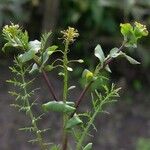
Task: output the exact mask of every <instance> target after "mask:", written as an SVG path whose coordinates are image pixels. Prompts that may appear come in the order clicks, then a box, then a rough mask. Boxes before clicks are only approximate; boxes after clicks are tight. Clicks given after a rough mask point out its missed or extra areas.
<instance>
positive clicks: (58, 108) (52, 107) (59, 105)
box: [42, 101, 75, 113]
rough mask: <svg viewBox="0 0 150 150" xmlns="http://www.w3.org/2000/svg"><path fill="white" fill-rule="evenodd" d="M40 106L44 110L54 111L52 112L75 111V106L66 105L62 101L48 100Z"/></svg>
mask: <svg viewBox="0 0 150 150" xmlns="http://www.w3.org/2000/svg"><path fill="white" fill-rule="evenodd" d="M42 108H43V110H44V111H46V112H47V111H54V112H61V113H71V112H74V111H75V108H74V107H72V106H70V105H68V104H65V103H64V102H62V101H59V102H57V101H51V102H48V103H46V104H43V105H42Z"/></svg>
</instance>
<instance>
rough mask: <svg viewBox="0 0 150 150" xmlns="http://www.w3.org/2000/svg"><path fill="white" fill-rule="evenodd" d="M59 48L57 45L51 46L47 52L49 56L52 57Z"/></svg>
mask: <svg viewBox="0 0 150 150" xmlns="http://www.w3.org/2000/svg"><path fill="white" fill-rule="evenodd" d="M57 48H58V46H56V45H53V46H51V47H48V48H47V49H46V50H47V51H48V52H47V54H48V55H49V56H50V55H52V54H53V53H54V52H55V51H56V49H57Z"/></svg>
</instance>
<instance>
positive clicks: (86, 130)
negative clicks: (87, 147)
mask: <svg viewBox="0 0 150 150" xmlns="http://www.w3.org/2000/svg"><path fill="white" fill-rule="evenodd" d="M109 96H110V94H109V95H107V96H106V97H105V98H104V100H103V101H102V102H101V104H100V106H99V107H98V108H97V110H96V111H95V112H94V114H93V115H92V117H91V119H90V121H89V122H88V124H87V126H86V128H85V129H84V131H83V133H82V136H81V138H80V140H79V142H78V144H77V147H76V150H81V149H82V144H83V142H84V140H85V137H86V136H87V133H88V131H89V128H90V127H91V125H92V124H93V122H94V120H95V118H96V116H97V114H98V113H99V112H101V111H102V106H103V104H105V101H106V100H107V99H108V98H109Z"/></svg>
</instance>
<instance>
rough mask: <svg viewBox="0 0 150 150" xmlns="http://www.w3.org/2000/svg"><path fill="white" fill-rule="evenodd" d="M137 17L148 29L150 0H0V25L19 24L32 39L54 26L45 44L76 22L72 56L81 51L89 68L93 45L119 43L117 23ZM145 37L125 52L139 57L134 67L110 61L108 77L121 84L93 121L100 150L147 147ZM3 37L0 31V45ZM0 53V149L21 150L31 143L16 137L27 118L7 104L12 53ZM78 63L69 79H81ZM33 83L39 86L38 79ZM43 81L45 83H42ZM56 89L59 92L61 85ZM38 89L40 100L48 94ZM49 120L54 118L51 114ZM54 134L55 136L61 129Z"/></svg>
mask: <svg viewBox="0 0 150 150" xmlns="http://www.w3.org/2000/svg"><path fill="white" fill-rule="evenodd" d="M135 20H136V21H139V22H142V23H143V24H146V25H147V27H148V29H149V28H150V1H149V0H55V1H53V0H21V1H20V0H0V28H1V29H2V27H3V26H4V25H5V24H9V23H10V21H11V22H14V23H19V24H21V25H22V26H23V27H24V28H25V29H26V30H28V31H29V35H30V37H31V40H32V39H39V37H40V35H41V33H43V32H45V31H49V30H52V31H53V36H52V38H51V41H49V43H51V42H53V43H56V44H58V43H59V44H60V42H61V41H60V40H58V37H59V36H60V34H59V32H60V31H61V30H63V29H66V28H67V26H73V27H76V28H77V29H78V30H79V33H80V37H79V39H78V41H77V42H76V43H75V44H74V45H73V47H72V49H71V55H70V57H76V58H79V57H80V56H83V57H84V60H85V66H90V68H92V67H93V64H94V63H95V60H94V59H91V58H92V54H93V50H94V47H95V45H97V44H98V43H99V44H101V45H102V46H103V49H105V52H106V53H108V51H109V50H110V48H111V47H114V46H120V44H121V41H122V37H121V34H120V32H119V31H120V30H119V24H120V23H121V22H134V21H135ZM149 39H150V37H147V38H145V39H143V41H141V42H140V44H139V46H138V49H137V50H136V51H135V50H134V49H131V50H130V51H129V53H130V54H131V55H132V56H134V57H135V58H137V59H138V60H140V61H141V65H140V66H135V67H133V66H131V65H129V64H128V63H127V62H126V61H125V60H124V61H122V60H119V61H115V62H114V63H113V64H112V65H111V68H112V72H113V73H112V74H111V75H110V77H111V79H112V81H114V82H115V83H117V84H118V85H119V86H122V93H121V98H120V100H119V102H118V103H116V104H115V105H114V106H111V107H108V108H107V109H108V111H109V112H110V115H104V116H101V117H100V118H99V119H98V120H97V127H98V133H95V132H94V133H93V134H94V135H95V137H94V138H93V141H94V146H95V147H94V149H99V147H101V149H103V150H107V149H109V150H130V149H132V150H134V149H138V147H140V150H148V148H147V149H146V148H145V147H148V146H145V145H148V144H147V143H148V142H143V139H145V140H146V141H147V140H148V139H149V138H150V110H149V106H150V102H149V100H150V93H149V90H150V88H149V87H150V78H149V73H150V70H149V68H150V50H149V47H150V42H149ZM3 42H4V41H3V39H2V37H1V34H0V47H2V45H3ZM9 53H10V54H11V56H12V57H13V55H14V54H15V53H16V52H15V51H14V50H12V51H9ZM89 56H91V57H89ZM0 58H1V62H0V66H1V72H2V74H1V76H0V83H1V87H0V95H1V101H0V103H1V105H0V108H1V109H0V110H1V111H0V112H1V113H0V125H1V127H2V129H4V130H2V131H0V139H1V140H0V142H1V144H0V145H1V146H0V149H2V150H10V149H12V147H13V149H15V148H16V149H17V148H18V146H19V147H20V149H21V150H23V149H27V148H28V149H29V147H30V145H28V144H27V143H26V142H25V141H24V139H25V138H27V137H26V135H22V136H21V137H20V135H21V133H20V132H18V131H17V128H18V126H20V125H23V122H25V121H26V120H25V121H23V116H22V115H21V114H20V115H18V114H17V113H16V112H15V111H14V110H13V109H11V108H10V107H9V106H8V105H9V104H10V103H11V102H12V101H11V97H10V96H8V94H7V90H8V89H9V88H11V87H9V86H8V85H7V84H6V83H5V79H8V78H9V77H10V76H11V74H10V72H9V71H8V69H7V68H8V67H7V66H8V65H10V63H11V57H10V60H8V59H7V56H6V55H4V54H3V53H1V54H0ZM93 60H94V61H93ZM82 67H84V66H78V68H77V69H76V70H75V71H74V73H73V79H72V83H73V82H74V81H73V80H74V78H80V74H81V72H82V70H83V69H82ZM54 76H55V73H54ZM54 76H53V75H51V76H50V77H51V78H53V80H54V83H56V89H59V86H61V83H60V79H57V78H55V77H54ZM39 78H40V77H39ZM36 84H37V86H39V85H41V83H40V81H38V82H37V83H36ZM42 86H43V88H44V85H42ZM57 92H58V94H59V93H61V91H59V90H58V91H57ZM78 93H79V91H78V90H77V91H76V93H75V94H73V93H72V96H71V97H72V98H75V97H76V95H78ZM37 94H38V97H39V99H40V98H42V99H46V98H48V96H44V95H47V94H46V92H43V93H42V92H39V93H37ZM85 107H88V106H85ZM83 109H86V108H83ZM12 112H13V113H12ZM6 118H7V119H6ZM24 119H25V118H24ZM53 119H54V122H57V121H56V118H55V117H53ZM46 121H48V119H47V120H45V124H48V123H47V122H46ZM52 125H53V126H56V127H58V128H59V125H58V124H55V123H51V126H52ZM6 127H7V128H6ZM54 134H55V133H54ZM14 136H15V137H16V138H14ZM29 136H30V135H29ZM52 139H53V140H54V141H59V133H57V134H56V135H55V136H53V137H52ZM141 141H142V142H141ZM8 143H9V144H8ZM137 143H138V144H137ZM143 143H144V144H143ZM145 143H146V144H145ZM141 145H143V146H141ZM33 149H34V147H33ZM35 149H36V147H35Z"/></svg>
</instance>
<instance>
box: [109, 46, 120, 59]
mask: <svg viewBox="0 0 150 150" xmlns="http://www.w3.org/2000/svg"><path fill="white" fill-rule="evenodd" d="M118 50H119V49H118V48H117V47H115V48H113V49H111V51H110V53H109V55H110V57H112V58H116V57H118V56H119V55H120V53H118Z"/></svg>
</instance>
